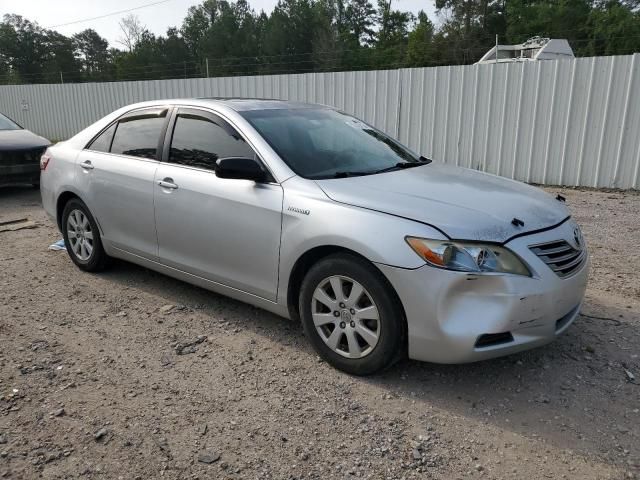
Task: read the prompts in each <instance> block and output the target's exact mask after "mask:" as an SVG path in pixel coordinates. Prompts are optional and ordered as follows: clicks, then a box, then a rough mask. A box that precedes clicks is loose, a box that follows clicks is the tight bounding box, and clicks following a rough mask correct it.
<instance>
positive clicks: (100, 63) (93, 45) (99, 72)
mask: <svg viewBox="0 0 640 480" xmlns="http://www.w3.org/2000/svg"><path fill="white" fill-rule="evenodd" d="M73 42H74V45H75V51H76V55H77V56H78V58H79V59H80V62H81V64H82V71H83V72H84V74H85V78H87V79H90V80H105V79H107V78H108V77H109V73H110V72H109V70H110V61H111V57H110V55H109V42H107V41H106V40H105V39H104V38H102V37H101V36H100V35H98V33H97V32H96V31H95V30H93V29H91V28H88V29H86V30H83V31H82V32H80V33H76V34H75V35H74V36H73Z"/></svg>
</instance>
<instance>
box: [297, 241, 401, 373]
mask: <svg viewBox="0 0 640 480" xmlns="http://www.w3.org/2000/svg"><path fill="white" fill-rule="evenodd" d="M354 288H355V290H354ZM360 288H361V289H362V293H360V294H358V293H359V292H360ZM336 289H338V290H341V291H342V294H341V295H340V296H341V297H342V299H343V300H344V301H342V302H341V301H340V298H338V295H336V294H335V290H336ZM319 298H320V299H322V301H320V300H318V299H319ZM299 311H300V318H301V320H302V326H303V329H304V332H305V334H306V336H307V338H308V339H309V341H310V342H311V345H312V346H313V348H314V349H315V350H316V351H317V352H318V354H319V355H320V357H322V358H323V359H324V360H325V361H326V362H327V363H329V364H330V365H332V366H333V367H335V368H337V369H339V370H342V371H344V372H347V373H350V374H352V375H371V374H373V373H376V372H379V371H381V370H383V369H385V368H387V367H389V366H391V365H392V364H393V363H395V361H396V360H398V359H399V358H401V357H402V354H403V353H404V352H405V347H404V345H405V340H404V339H405V331H406V322H405V319H404V315H403V310H402V308H401V305H400V301H399V300H398V299H397V297H396V295H395V292H394V291H393V289H392V287H391V285H390V284H389V282H388V281H387V279H386V278H385V277H384V276H383V275H382V274H381V273H380V272H379V271H378V270H377V269H376V268H375V267H374V266H373V265H372V264H371V263H369V262H367V261H365V260H364V259H361V258H359V257H357V256H355V255H350V254H335V255H330V256H328V257H326V258H324V259H322V260H320V261H319V262H318V263H316V264H315V265H313V266H312V267H311V269H310V270H309V271H308V272H307V274H306V276H305V278H304V280H303V282H302V286H301V289H300V297H299ZM376 314H377V315H376ZM375 317H377V319H376V318H375ZM372 334H373V335H372Z"/></svg>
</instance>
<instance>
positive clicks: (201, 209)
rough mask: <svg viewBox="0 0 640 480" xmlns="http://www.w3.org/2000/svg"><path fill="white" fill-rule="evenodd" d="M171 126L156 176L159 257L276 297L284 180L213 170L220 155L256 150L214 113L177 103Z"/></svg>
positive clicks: (242, 154) (249, 153)
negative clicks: (226, 175) (256, 178)
mask: <svg viewBox="0 0 640 480" xmlns="http://www.w3.org/2000/svg"><path fill="white" fill-rule="evenodd" d="M169 132H170V133H169V134H168V135H167V137H168V138H170V142H171V143H170V148H169V149H168V155H166V154H165V155H166V158H165V160H166V161H165V162H163V163H161V164H159V166H158V169H157V171H156V175H155V182H154V184H155V186H154V189H155V193H154V200H155V218H156V230H157V234H158V246H159V257H160V261H161V262H162V263H165V264H166V265H168V266H171V267H174V268H178V269H180V270H183V271H186V272H188V273H192V274H194V275H197V276H200V277H203V278H206V279H209V280H212V281H214V282H217V283H220V284H223V285H226V286H228V287H232V288H237V289H239V290H242V291H245V292H249V293H252V294H254V295H258V296H260V297H263V298H266V299H268V300H273V301H275V299H276V292H277V287H278V264H279V250H280V231H281V216H282V197H283V192H282V187H281V186H280V185H278V184H275V183H256V182H253V181H249V180H235V179H223V178H219V177H217V176H216V174H215V166H216V161H217V160H218V159H220V158H228V157H245V158H246V157H252V158H257V156H256V153H255V152H254V151H253V149H252V148H251V147H250V146H249V145H248V144H247V143H246V141H245V140H244V139H243V138H242V137H241V136H240V135H239V134H238V132H237V131H235V130H234V129H233V128H232V127H231V126H230V125H229V124H228V123H227V122H225V121H224V120H223V119H221V118H219V117H218V116H216V115H214V114H213V113H210V112H207V111H204V110H199V109H188V108H181V109H179V110H178V111H177V112H176V114H175V115H174V118H173V120H172V121H171V122H170V125H169Z"/></svg>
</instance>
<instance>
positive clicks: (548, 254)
mask: <svg viewBox="0 0 640 480" xmlns="http://www.w3.org/2000/svg"><path fill="white" fill-rule="evenodd" d="M529 248H530V249H531V251H532V252H533V253H535V254H536V255H537V256H538V258H540V260H542V261H543V262H544V263H546V264H547V265H549V268H551V270H553V271H554V272H555V273H556V275H558V276H559V277H561V278H564V277H568V276H569V275H571V274H573V273H574V272H576V271H577V270H578V269H579V268H580V267H581V266H582V264H583V263H584V261H585V259H586V258H587V255H586V253H585V250H578V249H576V248H574V247H572V246H571V245H570V244H569V242H567V241H565V240H556V241H554V242H549V243H541V244H538V245H531V246H530V247H529Z"/></svg>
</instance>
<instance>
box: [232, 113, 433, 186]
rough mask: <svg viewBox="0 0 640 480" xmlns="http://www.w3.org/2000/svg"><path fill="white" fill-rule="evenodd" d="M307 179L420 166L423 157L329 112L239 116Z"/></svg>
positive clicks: (294, 169) (347, 118) (362, 125)
mask: <svg viewBox="0 0 640 480" xmlns="http://www.w3.org/2000/svg"><path fill="white" fill-rule="evenodd" d="M240 113H241V114H242V116H243V117H245V118H246V119H247V120H248V121H249V123H251V125H253V127H254V128H255V129H256V130H257V131H258V133H260V135H262V136H263V137H264V138H265V140H267V142H269V144H270V145H271V146H272V147H273V149H274V150H275V151H276V152H277V153H278V155H280V157H281V158H282V159H283V160H284V161H285V162H286V163H287V165H289V167H290V168H291V169H292V170H293V171H294V172H295V173H296V174H298V175H300V176H302V177H305V178H312V179H320V178H337V177H346V176H357V175H370V174H374V173H381V171H388V170H395V169H400V168H406V167H408V166H418V165H421V164H423V163H424V160H422V159H421V158H420V157H419V156H417V155H416V154H414V153H413V152H411V151H410V150H408V149H407V148H405V147H403V146H402V145H400V144H399V143H398V142H396V141H395V140H393V139H391V138H390V137H388V136H386V135H385V134H384V133H382V132H380V131H378V130H376V129H375V128H373V127H371V126H369V125H367V124H366V123H364V122H362V121H360V120H358V119H356V118H354V117H351V116H349V115H345V114H343V113H339V112H336V111H334V110H330V109H324V108H317V109H316V108H300V109H291V110H280V109H273V110H249V111H245V112H240Z"/></svg>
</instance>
